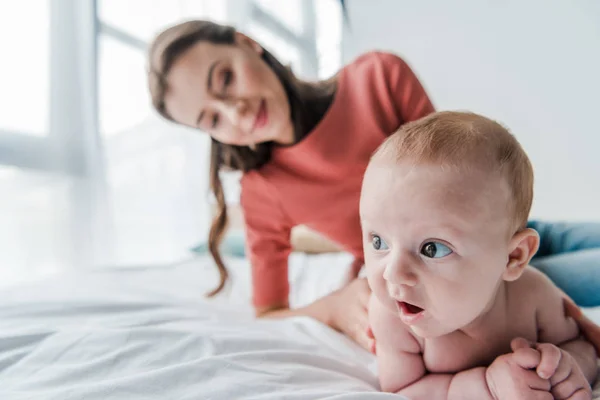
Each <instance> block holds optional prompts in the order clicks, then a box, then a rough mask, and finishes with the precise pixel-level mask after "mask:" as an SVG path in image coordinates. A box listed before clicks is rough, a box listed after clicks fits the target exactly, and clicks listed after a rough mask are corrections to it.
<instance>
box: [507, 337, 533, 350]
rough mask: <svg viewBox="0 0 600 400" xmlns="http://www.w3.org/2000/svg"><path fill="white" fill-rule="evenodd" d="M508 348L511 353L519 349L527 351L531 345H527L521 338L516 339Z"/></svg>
mask: <svg viewBox="0 0 600 400" xmlns="http://www.w3.org/2000/svg"><path fill="white" fill-rule="evenodd" d="M510 348H511V349H512V351H513V352H514V351H517V350H519V349H528V348H531V343H529V342H528V341H527V340H526V339H524V338H522V337H518V338H515V339H513V340H512V341H511V342H510Z"/></svg>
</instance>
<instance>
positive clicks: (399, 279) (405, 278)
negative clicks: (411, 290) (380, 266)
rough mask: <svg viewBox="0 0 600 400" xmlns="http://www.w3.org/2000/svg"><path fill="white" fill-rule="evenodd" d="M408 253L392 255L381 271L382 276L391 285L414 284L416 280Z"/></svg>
mask: <svg viewBox="0 0 600 400" xmlns="http://www.w3.org/2000/svg"><path fill="white" fill-rule="evenodd" d="M413 264H414V262H413V260H412V259H411V257H410V255H404V256H402V255H400V256H397V257H393V258H392V260H391V262H390V263H389V264H388V265H387V266H386V268H385V271H384V272H383V278H384V279H385V280H386V281H387V282H389V283H391V284H392V285H405V286H415V285H416V284H417V282H418V280H417V274H416V273H415V269H414V267H413Z"/></svg>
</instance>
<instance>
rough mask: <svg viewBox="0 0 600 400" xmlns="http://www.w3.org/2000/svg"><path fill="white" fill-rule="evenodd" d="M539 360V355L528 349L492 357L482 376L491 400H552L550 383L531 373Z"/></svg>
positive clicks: (524, 347)
mask: <svg viewBox="0 0 600 400" xmlns="http://www.w3.org/2000/svg"><path fill="white" fill-rule="evenodd" d="M540 360H541V354H540V352H539V351H537V350H535V349H532V348H531V347H529V346H520V347H517V348H516V350H515V348H513V352H512V353H509V354H504V355H502V356H500V357H498V358H496V360H494V362H493V363H492V365H490V366H489V367H488V368H487V371H486V377H485V378H486V383H487V386H488V388H489V390H490V393H491V395H492V397H493V398H494V400H521V399H523V400H552V399H553V397H552V394H551V393H550V381H549V380H548V379H544V378H541V377H540V376H538V374H537V373H536V372H535V371H534V370H533V368H535V367H537V366H538V364H539V363H540Z"/></svg>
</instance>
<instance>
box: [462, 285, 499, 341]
mask: <svg viewBox="0 0 600 400" xmlns="http://www.w3.org/2000/svg"><path fill="white" fill-rule="evenodd" d="M506 291H507V285H506V282H504V281H501V282H500V285H499V286H498V288H497V289H496V293H495V295H494V296H492V298H491V300H490V303H489V304H488V305H487V307H486V308H485V310H484V311H483V312H482V313H481V314H480V315H479V316H478V317H477V318H476V319H475V320H473V321H472V322H471V323H470V324H468V325H467V326H465V327H463V328H462V329H459V332H461V333H463V334H464V335H466V336H469V337H471V338H473V339H478V338H479V339H485V338H486V337H488V336H489V332H488V329H487V327H488V326H497V324H498V322H497V321H498V320H506V317H507V316H506V310H507V304H506V303H507V295H506ZM493 321H496V322H495V323H492V322H493Z"/></svg>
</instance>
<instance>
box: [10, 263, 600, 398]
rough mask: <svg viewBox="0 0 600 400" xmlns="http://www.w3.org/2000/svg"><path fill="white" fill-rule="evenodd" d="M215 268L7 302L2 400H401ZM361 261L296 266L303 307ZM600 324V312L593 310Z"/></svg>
mask: <svg viewBox="0 0 600 400" xmlns="http://www.w3.org/2000/svg"><path fill="white" fill-rule="evenodd" d="M227 261H228V264H229V265H230V267H231V270H232V272H233V273H232V275H233V280H232V284H231V285H229V286H228V289H227V291H226V292H224V293H223V294H222V295H221V296H219V298H217V299H215V300H211V301H207V300H206V299H205V298H204V296H203V294H204V292H205V291H206V290H208V289H209V288H210V287H211V286H212V285H213V284H214V280H215V275H216V274H215V271H214V270H213V267H212V263H211V261H210V260H209V259H207V258H198V259H195V260H190V261H188V262H184V263H179V264H174V265H169V266H164V267H159V268H146V267H143V266H141V267H136V268H129V269H102V270H96V271H86V272H73V273H69V274H64V275H61V276H56V277H53V278H50V279H45V280H43V281H40V282H31V283H27V284H23V285H19V286H18V287H12V288H7V289H3V290H2V291H0V399H10V400H13V399H14V400H20V399H53V400H54V399H56V400H72V399H73V400H74V399H86V400H88V399H89V400H94V399H103V400H107V399H213V400H214V399H253V400H257V399H340V400H341V399H388V398H389V399H392V398H393V399H401V398H402V397H400V396H396V395H392V394H386V393H380V392H378V391H377V379H376V374H375V373H376V367H375V358H374V356H373V355H371V354H369V353H368V352H366V351H364V350H363V349H362V348H360V347H359V346H357V345H356V344H355V343H353V342H352V341H351V340H349V339H347V338H346V337H345V336H343V335H341V334H339V333H338V332H335V331H333V330H331V329H330V328H328V327H326V326H324V325H322V324H320V323H318V322H316V321H314V320H311V319H309V318H292V319H285V320H255V319H254V318H253V317H252V313H251V310H250V308H249V306H248V302H249V298H250V297H249V296H250V287H249V268H248V265H247V262H246V261H245V260H243V259H230V260H227ZM350 261H351V260H350V258H349V257H348V256H346V255H343V254H340V255H336V254H333V255H321V256H304V255H294V256H293V257H292V261H291V268H290V277H291V280H292V287H293V291H292V294H291V299H292V303H294V304H295V305H302V304H305V303H308V302H310V301H312V300H313V299H315V298H317V297H319V296H321V295H323V294H325V293H327V292H329V291H331V290H333V289H335V288H336V287H337V286H339V284H340V283H341V279H342V278H341V277H342V276H343V272H344V271H345V269H346V268H347V266H348V264H349V262H350ZM586 312H588V313H589V314H590V315H591V316H592V317H593V318H594V319H595V320H596V321H599V322H600V309H589V310H586ZM595 398H597V399H600V387H598V388H597V390H596V392H595Z"/></svg>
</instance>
